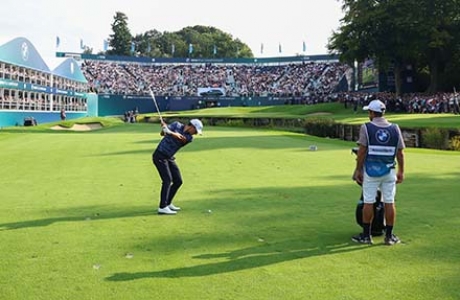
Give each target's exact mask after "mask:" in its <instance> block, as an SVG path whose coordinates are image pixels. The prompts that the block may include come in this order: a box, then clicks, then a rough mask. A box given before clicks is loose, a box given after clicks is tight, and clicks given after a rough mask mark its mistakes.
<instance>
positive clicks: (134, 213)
mask: <svg viewBox="0 0 460 300" xmlns="http://www.w3.org/2000/svg"><path fill="white" fill-rule="evenodd" d="M78 210H79V211H78V212H76V213H73V214H74V215H73V216H65V217H55V218H47V219H38V220H28V221H22V222H13V223H3V224H0V231H2V230H14V229H23V228H31V227H45V226H49V225H52V224H54V223H59V222H82V221H84V222H87V221H97V220H106V219H116V218H130V217H138V216H148V215H152V214H156V211H155V210H154V209H153V208H152V206H145V207H137V208H127V209H126V210H116V211H114V210H110V209H107V208H102V207H85V208H79V209H78Z"/></svg>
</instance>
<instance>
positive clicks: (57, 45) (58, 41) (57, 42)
mask: <svg viewBox="0 0 460 300" xmlns="http://www.w3.org/2000/svg"><path fill="white" fill-rule="evenodd" d="M60 44H61V39H60V38H59V37H58V36H57V37H56V48H59V45H60Z"/></svg>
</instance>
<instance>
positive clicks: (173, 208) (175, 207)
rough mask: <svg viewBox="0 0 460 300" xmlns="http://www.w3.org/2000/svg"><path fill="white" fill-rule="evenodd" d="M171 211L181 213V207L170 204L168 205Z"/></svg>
mask: <svg viewBox="0 0 460 300" xmlns="http://www.w3.org/2000/svg"><path fill="white" fill-rule="evenodd" d="M168 207H169V209H171V210H173V211H179V210H180V207H177V206H174V204H172V203H171V204H169V205H168Z"/></svg>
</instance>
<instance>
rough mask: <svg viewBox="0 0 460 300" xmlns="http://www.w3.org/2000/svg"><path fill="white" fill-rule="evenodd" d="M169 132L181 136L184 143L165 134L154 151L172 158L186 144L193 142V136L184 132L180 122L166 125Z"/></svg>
mask: <svg viewBox="0 0 460 300" xmlns="http://www.w3.org/2000/svg"><path fill="white" fill-rule="evenodd" d="M168 128H169V130H171V131H174V132H177V133H180V134H182V135H183V136H184V137H185V139H186V142H185V143H182V142H181V141H179V140H178V139H176V138H174V137H172V136H171V135H168V134H166V135H165V136H164V137H163V138H162V139H161V141H160V143H159V144H158V146H157V149H156V151H158V152H160V153H161V154H163V155H164V156H166V157H169V158H172V157H173V156H174V154H176V152H177V151H179V149H180V148H182V147H184V146H185V145H187V144H188V143H191V142H192V141H193V136H192V135H191V134H190V133H188V132H184V129H185V125H184V124H182V123H180V122H177V121H176V122H173V123H171V124H169V125H168Z"/></svg>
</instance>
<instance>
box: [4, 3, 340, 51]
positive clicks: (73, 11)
mask: <svg viewBox="0 0 460 300" xmlns="http://www.w3.org/2000/svg"><path fill="white" fill-rule="evenodd" d="M0 7H1V10H2V16H1V18H0V28H1V29H0V44H4V43H5V42H8V41H9V40H11V39H13V38H16V37H25V38H27V39H29V40H30V41H31V42H32V44H33V45H34V46H35V47H36V48H37V50H38V51H39V52H40V53H41V54H42V56H43V57H52V56H54V55H55V52H56V50H58V51H69V52H80V51H81V50H80V40H83V42H84V44H85V45H87V46H88V47H90V48H93V53H97V52H98V51H101V50H102V49H103V41H104V39H107V38H108V37H109V35H110V34H111V33H112V30H111V24H112V22H113V17H114V16H115V13H116V12H117V11H119V12H123V13H124V14H126V16H127V17H128V27H129V29H130V31H131V34H132V35H133V36H134V35H136V34H140V33H144V32H146V31H147V30H151V29H156V30H158V31H160V32H164V31H168V32H173V31H178V30H180V29H182V28H184V27H186V26H194V25H204V26H213V27H216V28H218V29H220V30H222V31H224V32H226V33H229V34H231V35H232V36H233V38H239V39H240V40H241V41H242V42H243V43H246V44H247V45H248V46H249V47H250V48H251V49H252V52H253V54H254V56H256V57H272V56H292V55H296V54H306V55H312V54H326V53H327V49H326V44H327V42H328V38H329V37H330V36H331V33H332V31H333V30H336V29H337V28H338V26H339V22H340V19H341V18H342V16H343V13H342V11H341V2H339V1H337V0H285V1H280V0H271V1H261V0H257V1H256V0H228V1H219V0H162V1H158V0H144V1H141V0H91V1H90V0H78V1H68V0H25V1H16V0H1V5H0ZM57 36H59V38H60V46H59V48H58V49H56V37H57ZM304 41H305V44H306V52H303V42H304ZM261 44H264V47H263V48H264V50H263V54H261V51H260V50H261ZM280 44H281V48H282V52H281V53H279V45H280Z"/></svg>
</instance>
